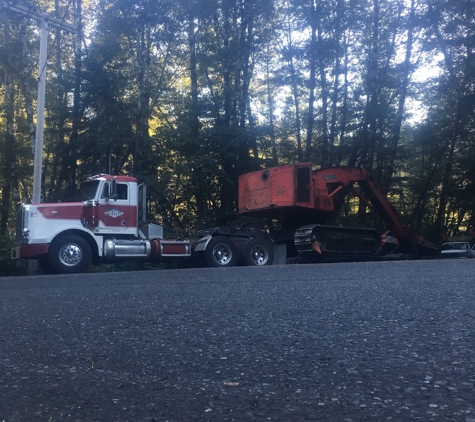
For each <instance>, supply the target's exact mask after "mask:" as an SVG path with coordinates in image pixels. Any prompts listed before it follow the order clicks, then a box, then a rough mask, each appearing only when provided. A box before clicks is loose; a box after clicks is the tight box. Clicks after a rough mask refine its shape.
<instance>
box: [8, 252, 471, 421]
mask: <svg viewBox="0 0 475 422" xmlns="http://www.w3.org/2000/svg"><path fill="white" fill-rule="evenodd" d="M0 324H1V325H0V422H2V421H5V422H17V421H21V422H24V421H45V422H57V421H98V422H99V421H117V422H120V421H130V422H136V421H138V422H141V421H144V422H145V421H148V422H153V421H157V422H159V421H160V422H161V421H169V422H186V421H267V420H269V421H289V422H290V421H332V422H333V421H336V422H340V421H347V422H348V421H416V420H417V421H462V422H475V389H474V384H475V335H474V330H475V329H474V327H475V259H472V260H444V261H440V260H438V261H407V262H367V263H342V264H315V265H288V266H272V267H265V268H250V267H236V268H229V269H206V268H200V269H186V270H166V271H154V272H134V273H108V274H83V275H71V276H60V275H58V276H36V277H18V278H2V279H0Z"/></svg>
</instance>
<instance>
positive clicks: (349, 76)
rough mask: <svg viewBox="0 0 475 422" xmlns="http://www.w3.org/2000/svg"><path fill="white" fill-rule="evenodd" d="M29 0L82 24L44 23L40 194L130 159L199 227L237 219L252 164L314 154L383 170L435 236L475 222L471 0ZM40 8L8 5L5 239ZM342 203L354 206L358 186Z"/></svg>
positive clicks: (4, 29) (18, 173) (54, 193)
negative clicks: (33, 13)
mask: <svg viewBox="0 0 475 422" xmlns="http://www.w3.org/2000/svg"><path fill="white" fill-rule="evenodd" d="M10 3H11V4H14V3H16V0H13V1H12V2H10ZM21 4H23V5H27V3H25V2H23V3H21ZM28 5H30V6H31V8H32V10H42V11H45V12H48V13H49V15H50V16H51V17H54V18H55V19H57V20H63V21H66V22H69V23H72V24H75V25H77V26H78V28H80V32H79V34H72V33H69V32H67V31H62V30H60V29H56V28H53V27H52V28H50V30H49V38H48V66H47V68H46V71H47V78H46V104H45V127H44V157H43V179H42V189H43V197H44V200H45V201H59V200H62V201H64V200H67V198H68V194H69V193H70V192H71V191H72V190H74V189H75V187H76V185H77V183H78V182H79V181H80V180H82V179H84V178H85V177H87V176H89V175H92V174H97V173H104V172H105V173H108V172H112V173H121V174H130V175H134V176H136V177H138V178H139V179H140V180H141V181H145V182H146V183H147V185H148V194H149V197H150V211H151V213H152V216H153V217H154V218H155V219H156V220H157V221H158V222H160V223H162V224H163V225H164V226H165V227H175V228H180V229H184V230H194V229H197V228H200V227H203V226H209V225H215V224H224V223H226V222H230V221H233V220H236V218H237V215H236V200H237V178H238V176H239V175H240V174H242V173H245V172H249V171H253V170H256V169H259V168H262V167H265V166H274V165H278V164H286V163H291V162H299V161H311V162H312V163H314V165H315V166H317V167H331V166H339V165H351V166H360V167H363V168H365V169H368V170H370V171H371V172H372V173H373V175H374V177H375V179H376V181H377V182H378V183H379V184H380V186H381V187H382V188H383V190H384V191H385V192H387V194H388V196H389V197H390V199H391V201H392V202H393V203H394V204H395V206H396V207H397V208H398V210H399V211H400V212H401V214H402V216H403V218H404V221H405V222H406V223H412V224H414V226H415V227H416V229H417V230H418V231H419V232H420V233H421V234H424V235H425V236H427V237H429V238H431V239H433V240H435V241H437V240H438V239H439V237H440V235H441V233H442V232H443V231H447V232H448V233H449V234H450V235H454V234H458V233H459V231H462V232H465V231H467V232H468V231H471V230H472V229H473V228H474V226H475V212H474V210H475V184H474V181H475V166H474V162H475V145H474V140H475V139H474V136H475V134H474V131H475V122H474V117H475V110H474V109H475V26H474V10H473V3H472V2H470V1H466V0H452V1H448V0H359V1H356V0H294V1H292V2H290V1H288V0H176V1H173V2H172V1H170V0H115V1H109V0H97V1H95V2H84V3H82V4H81V0H55V1H54V2H53V1H49V0H42V1H39V2H36V3H33V2H30V3H29V4H28ZM39 24H40V23H39V22H38V21H37V20H35V19H33V18H29V17H26V16H22V15H19V14H18V13H15V12H14V11H12V10H10V9H9V8H7V7H3V8H1V10H0V37H1V38H0V39H1V43H0V95H1V98H2V101H1V102H0V107H1V108H0V133H1V136H0V163H1V166H0V189H1V201H2V202H1V208H0V213H1V214H0V231H1V236H2V239H3V241H4V242H7V240H6V239H7V238H8V237H9V235H10V234H11V232H12V231H13V230H14V208H15V203H17V202H18V201H27V200H28V198H31V196H32V184H33V149H34V139H35V124H36V114H35V109H36V93H37V80H38V56H39ZM344 211H345V213H346V214H345V215H344V216H343V217H342V219H343V220H344V219H345V216H346V218H347V219H348V221H350V220H351V218H352V217H351V214H354V213H358V204H357V202H356V201H354V200H353V201H349V202H348V203H347V204H346V205H345V210H344ZM364 211H365V210H364V207H363V206H359V215H358V217H357V218H356V217H354V221H351V222H352V224H365V221H364V219H365V215H364ZM343 220H342V222H343V223H344V222H345V221H343ZM7 243H8V242H7Z"/></svg>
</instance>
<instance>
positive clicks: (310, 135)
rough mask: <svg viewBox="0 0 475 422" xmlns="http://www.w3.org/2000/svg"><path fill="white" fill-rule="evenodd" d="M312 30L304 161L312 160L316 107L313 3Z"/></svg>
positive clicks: (315, 49)
mask: <svg viewBox="0 0 475 422" xmlns="http://www.w3.org/2000/svg"><path fill="white" fill-rule="evenodd" d="M311 31H312V38H311V42H310V46H309V62H310V63H309V67H310V75H309V81H308V86H309V98H308V118H307V137H306V140H305V154H304V161H310V159H311V152H312V138H313V125H314V120H315V119H314V108H315V105H314V104H315V87H316V80H315V78H316V71H317V16H316V10H315V6H314V5H312V12H311Z"/></svg>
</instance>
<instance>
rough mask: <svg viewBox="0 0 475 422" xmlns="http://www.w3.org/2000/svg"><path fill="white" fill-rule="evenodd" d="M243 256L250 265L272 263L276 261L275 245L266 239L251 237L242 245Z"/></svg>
mask: <svg viewBox="0 0 475 422" xmlns="http://www.w3.org/2000/svg"><path fill="white" fill-rule="evenodd" d="M241 256H242V258H243V259H244V263H245V264H246V265H248V266H250V267H251V266H261V265H271V264H272V262H273V261H274V247H273V245H272V243H271V242H269V241H268V240H265V239H259V238H256V237H255V238H253V239H249V240H248V241H246V242H245V243H243V245H242V246H241Z"/></svg>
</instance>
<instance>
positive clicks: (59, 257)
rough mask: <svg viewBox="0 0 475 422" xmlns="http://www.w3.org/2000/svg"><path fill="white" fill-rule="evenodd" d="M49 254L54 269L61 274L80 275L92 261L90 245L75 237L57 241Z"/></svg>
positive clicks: (62, 238) (52, 245) (52, 244)
mask: <svg viewBox="0 0 475 422" xmlns="http://www.w3.org/2000/svg"><path fill="white" fill-rule="evenodd" d="M48 254H49V259H50V262H51V265H52V267H53V268H54V269H55V270H56V271H57V272H58V273H60V274H70V273H80V272H81V271H84V270H85V269H86V267H87V266H88V265H89V264H90V263H91V261H92V251H91V247H90V246H89V243H87V241H86V240H84V239H83V238H82V237H80V236H75V235H69V236H62V237H59V238H58V239H55V240H54V241H53V243H51V246H50V248H49V253H48Z"/></svg>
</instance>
